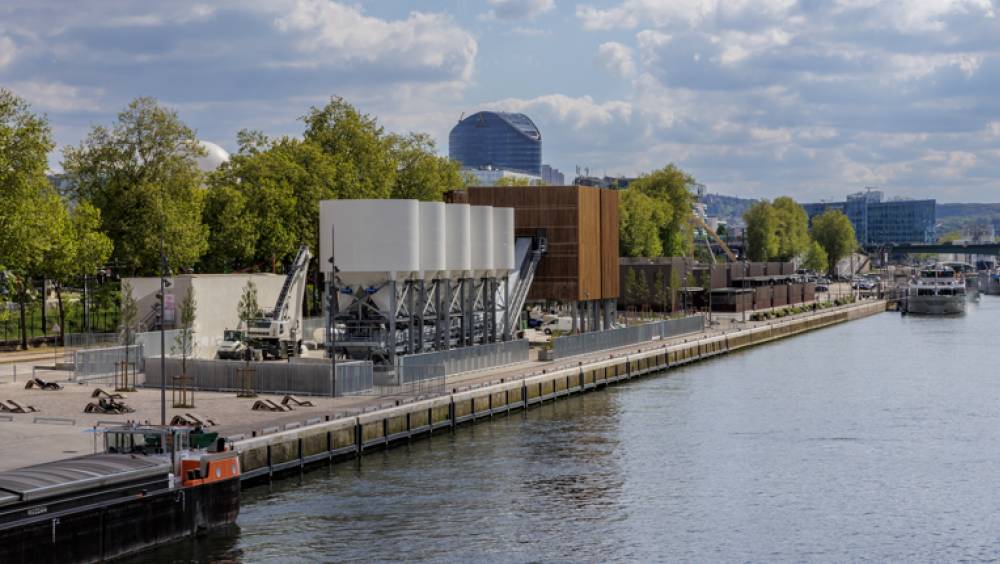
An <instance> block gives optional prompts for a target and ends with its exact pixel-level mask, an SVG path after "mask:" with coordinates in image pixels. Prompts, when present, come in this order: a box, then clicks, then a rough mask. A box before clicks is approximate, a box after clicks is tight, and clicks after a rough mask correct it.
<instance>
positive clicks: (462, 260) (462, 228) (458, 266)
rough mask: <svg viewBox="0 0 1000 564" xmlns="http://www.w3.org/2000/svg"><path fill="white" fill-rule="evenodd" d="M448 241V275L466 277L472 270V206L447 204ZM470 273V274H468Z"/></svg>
mask: <svg viewBox="0 0 1000 564" xmlns="http://www.w3.org/2000/svg"><path fill="white" fill-rule="evenodd" d="M445 218H446V219H447V226H446V227H445V233H447V235H448V236H447V241H446V244H445V247H446V248H445V254H446V256H445V267H446V269H447V270H448V277H449V278H452V279H458V278H464V277H465V276H467V275H471V270H472V206H470V205H469V204H447V205H446V206H445ZM467 273H469V274H467Z"/></svg>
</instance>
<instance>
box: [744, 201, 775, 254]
mask: <svg viewBox="0 0 1000 564" xmlns="http://www.w3.org/2000/svg"><path fill="white" fill-rule="evenodd" d="M775 215H776V214H775V211H774V207H772V206H771V204H770V202H768V201H767V200H761V201H759V202H754V204H753V205H752V206H750V209H748V210H747V211H746V213H744V214H743V221H745V222H746V224H747V227H746V246H747V258H749V259H750V260H752V261H757V262H763V261H766V260H767V259H769V258H771V257H773V256H776V255H777V254H778V252H779V250H780V249H779V244H778V236H777V230H778V220H777V218H776V217H775Z"/></svg>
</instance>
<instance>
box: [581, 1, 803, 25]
mask: <svg viewBox="0 0 1000 564" xmlns="http://www.w3.org/2000/svg"><path fill="white" fill-rule="evenodd" d="M795 4H796V0H669V1H662V0H625V1H624V2H622V3H621V4H619V5H618V6H615V7H613V8H608V9H600V8H594V7H592V6H577V8H576V16H577V18H579V19H580V21H581V23H582V24H583V27H584V29H589V30H598V29H614V28H634V27H638V26H640V25H643V26H649V27H667V26H670V25H686V26H689V27H697V26H699V25H700V24H702V23H703V22H706V21H710V20H714V19H717V18H740V17H742V16H745V15H749V16H752V17H764V18H769V19H775V20H777V19H782V18H784V17H785V16H786V15H787V14H788V12H789V11H790V10H791V9H792V8H793V7H794V6H795Z"/></svg>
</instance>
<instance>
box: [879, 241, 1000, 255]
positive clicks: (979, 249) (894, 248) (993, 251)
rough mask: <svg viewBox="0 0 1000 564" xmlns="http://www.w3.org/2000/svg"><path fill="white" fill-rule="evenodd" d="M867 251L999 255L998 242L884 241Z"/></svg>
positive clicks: (999, 245)
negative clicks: (884, 242)
mask: <svg viewBox="0 0 1000 564" xmlns="http://www.w3.org/2000/svg"><path fill="white" fill-rule="evenodd" d="M866 250H867V251H869V252H874V253H887V254H890V255H893V254H917V253H928V254H938V253H950V254H956V255H1000V243H886V244H882V245H869V246H868V247H867V248H866Z"/></svg>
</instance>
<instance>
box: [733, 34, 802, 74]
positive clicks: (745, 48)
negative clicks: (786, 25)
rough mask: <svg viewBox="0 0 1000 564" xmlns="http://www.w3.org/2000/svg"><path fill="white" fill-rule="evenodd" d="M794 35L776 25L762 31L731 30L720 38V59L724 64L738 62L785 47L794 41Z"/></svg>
mask: <svg viewBox="0 0 1000 564" xmlns="http://www.w3.org/2000/svg"><path fill="white" fill-rule="evenodd" d="M792 37H793V35H792V34H791V33H788V32H787V31H785V30H783V29H781V28H776V27H772V28H769V29H766V30H764V31H763V32H761V33H745V32H742V31H729V32H726V33H724V34H723V35H722V37H721V38H720V44H721V45H722V54H721V55H720V57H719V60H720V61H721V62H722V64H724V65H732V64H736V63H738V62H740V61H742V60H744V59H746V58H748V57H751V56H754V55H758V54H760V53H762V52H764V51H767V50H769V49H772V48H775V47H785V46H787V45H788V44H789V43H790V42H791V41H792Z"/></svg>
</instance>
